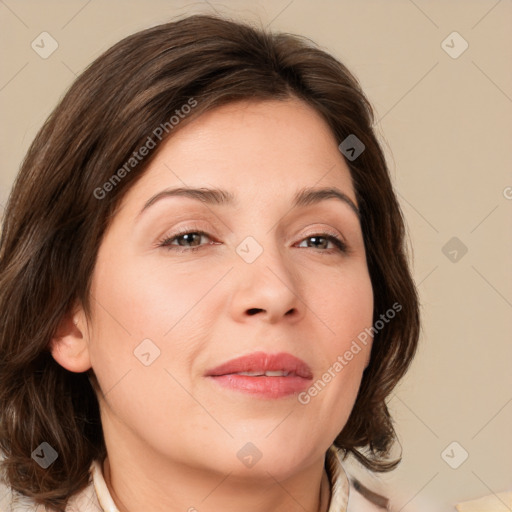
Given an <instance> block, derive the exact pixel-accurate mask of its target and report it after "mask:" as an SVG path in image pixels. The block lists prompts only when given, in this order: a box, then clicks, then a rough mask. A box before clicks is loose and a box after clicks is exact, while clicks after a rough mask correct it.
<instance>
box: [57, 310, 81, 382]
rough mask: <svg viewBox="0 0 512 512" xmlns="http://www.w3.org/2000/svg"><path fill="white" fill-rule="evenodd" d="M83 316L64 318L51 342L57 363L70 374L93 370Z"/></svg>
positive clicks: (75, 315) (69, 315) (71, 315)
mask: <svg viewBox="0 0 512 512" xmlns="http://www.w3.org/2000/svg"><path fill="white" fill-rule="evenodd" d="M82 316H83V315H82V314H80V313H75V314H71V313H70V314H68V315H66V316H65V317H64V318H62V320H61V322H60V324H59V327H58V329H57V331H56V332H55V334H54V336H53V338H52V340H51V342H50V351H51V354H52V356H53V358H54V359H55V361H57V363H59V364H60V365H61V366H62V367H63V368H66V370H69V371H70V372H75V373H82V372H86V371H87V370H89V369H90V368H91V360H90V356H89V344H88V340H87V331H86V326H85V324H83V323H82Z"/></svg>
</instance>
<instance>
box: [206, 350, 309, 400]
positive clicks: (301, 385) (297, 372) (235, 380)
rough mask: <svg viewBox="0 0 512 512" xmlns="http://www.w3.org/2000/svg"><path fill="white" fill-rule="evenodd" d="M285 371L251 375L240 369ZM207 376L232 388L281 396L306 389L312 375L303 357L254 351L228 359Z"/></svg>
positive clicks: (266, 396)
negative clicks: (278, 374)
mask: <svg viewBox="0 0 512 512" xmlns="http://www.w3.org/2000/svg"><path fill="white" fill-rule="evenodd" d="M267 371H268V372H270V371H283V372H287V373H288V375H287V376H248V375H237V374H238V373H240V372H262V373H263V372H267ZM205 376H206V377H208V378H211V379H212V380H214V381H215V382H217V383H218V384H220V385H221V386H223V387H226V388H228V389H231V390H233V391H239V392H243V393H249V394H252V395H258V396H260V397H263V398H281V397H285V396H289V395H292V394H295V393H299V392H301V391H304V390H305V389H306V388H307V387H309V385H310V381H311V380H312V379H313V373H312V371H311V368H310V367H309V365H308V364H307V363H305V362H304V361H303V360H302V359H299V358H298V357H295V356H293V355H292V354H288V353H286V352H280V353H278V354H267V353H265V352H254V353H252V354H249V355H246V356H242V357H238V358H236V359H232V360H230V361H227V362H225V363H223V364H221V365H220V366H217V367H215V368H212V369H210V370H208V371H207V372H206V374H205Z"/></svg>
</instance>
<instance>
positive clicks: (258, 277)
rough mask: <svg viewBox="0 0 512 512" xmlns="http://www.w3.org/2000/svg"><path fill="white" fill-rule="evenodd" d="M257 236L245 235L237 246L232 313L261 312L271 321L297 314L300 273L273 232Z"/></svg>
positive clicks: (248, 313) (299, 302) (250, 313)
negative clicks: (294, 268)
mask: <svg viewBox="0 0 512 512" xmlns="http://www.w3.org/2000/svg"><path fill="white" fill-rule="evenodd" d="M256 236H257V237H258V238H259V240H258V239H257V238H256ZM256 236H253V235H250V236H247V237H246V238H244V239H243V240H242V242H240V243H239V244H238V246H237V247H236V252H237V258H238V261H237V264H236V266H237V267H238V269H237V270H238V272H237V273H236V274H237V275H238V277H237V283H236V288H237V291H236V293H235V301H234V308H235V313H236V314H237V315H252V314H254V313H255V312H264V313H266V314H267V315H268V317H269V318H271V319H274V320H276V319H278V318H280V317H282V316H284V315H286V314H291V313H292V312H294V313H295V316H296V315H297V314H298V312H299V310H300V309H301V308H300V304H301V301H300V299H299V290H298V288H299V286H300V283H299V276H298V275H297V274H295V273H294V272H293V269H292V268H291V266H290V265H291V263H290V261H288V260H287V257H286V251H285V250H283V249H284V247H283V248H281V247H280V246H279V242H278V240H276V237H275V234H274V232H273V231H270V232H267V233H263V234H260V235H256Z"/></svg>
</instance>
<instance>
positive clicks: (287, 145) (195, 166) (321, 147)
mask: <svg viewBox="0 0 512 512" xmlns="http://www.w3.org/2000/svg"><path fill="white" fill-rule="evenodd" d="M178 186H179V187H183V186H189V187H201V186H211V187H219V188H223V189H227V190H230V191H232V192H233V193H234V194H236V195H237V196H244V194H245V200H248V199H251V200H255V199H259V200H265V199H268V198H271V197H274V196H279V198H280V199H282V198H284V197H286V196H290V197H291V196H293V195H294V193H295V192H296V191H297V190H299V189H302V188H305V187H316V186H318V187H327V186H336V187H338V188H340V189H342V190H343V191H344V193H346V194H347V195H348V196H349V197H350V198H351V199H353V201H354V202H356V199H355V193H354V191H353V187H352V180H351V177H350V170H349V168H348V166H347V164H346V162H345V160H344V158H343V156H342V154H341V152H340V151H339V149H338V142H337V141H336V139H335V137H334V135H333V133H332V131H331V130H330V128H329V126H328V125H327V123H326V122H325V121H324V119H323V118H322V117H321V116H320V114H319V113H317V112H316V111H315V110H314V109H313V108H312V107H310V106H309V105H307V104H306V103H304V102H303V101H301V100H298V99H295V98H293V99H289V100H279V101H277V100H276V101H274V100H272V101H258V102H253V101H250V102H249V101H240V102H235V103H230V104H228V105H225V106H222V107H219V108H216V109H214V110H212V111H209V112H207V113H204V114H202V115H200V116H198V117H197V118H196V119H194V120H192V121H191V122H189V123H187V124H186V125H185V126H183V127H182V128H180V129H179V130H177V131H176V133H175V134H173V135H172V136H171V137H169V138H168V139H167V140H166V141H165V142H164V144H163V145H162V147H161V148H159V150H158V154H157V155H156V156H155V158H154V160H153V161H152V162H151V164H150V165H149V166H148V168H147V169H146V170H145V172H144V175H143V176H142V177H141V178H140V180H138V182H137V184H136V185H135V186H134V187H133V189H132V190H131V191H130V192H129V193H128V194H127V197H126V198H125V201H130V202H133V201H135V202H137V203H141V201H145V200H146V199H147V195H148V194H150V193H154V192H157V191H159V190H160V189H162V188H165V187H178ZM144 198H145V199H144ZM242 198H243V197H242Z"/></svg>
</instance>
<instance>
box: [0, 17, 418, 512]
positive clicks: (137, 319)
mask: <svg viewBox="0 0 512 512" xmlns="http://www.w3.org/2000/svg"><path fill="white" fill-rule="evenodd" d="M372 121H373V119H372V109H371V106H370V104H369V103H368V101H367V99H366V98H365V96H364V94H363V93H362V91H361V89H360V87H359V85H358V83H357V81H356V79H355V78H354V77H353V76H352V75H351V74H350V72H349V71H348V70H347V69H346V68H345V67H344V66H343V65H342V64H341V63H340V62H338V61H337V60H336V59H334V58H333V57H332V56H330V55H328V54H327V53H325V52H323V51H321V50H319V49H318V48H316V47H315V46H314V45H313V44H312V43H311V42H310V41H307V40H305V39H302V38H299V37H295V36H291V35H285V34H270V33H267V32H265V31H263V30H257V29H255V28H252V27H249V26H247V25H243V24H239V23H235V22H232V21H229V20H226V19H221V18H215V17H211V16H191V17H188V18H185V19H183V20H180V21H177V22H173V23H168V24H164V25H160V26H157V27H153V28H150V29H147V30H145V31H142V32H140V33H137V34H135V35H132V36H130V37H128V38H126V39H124V40H123V41H121V42H120V43H118V44H116V45H115V46H114V47H112V48H111V49H110V50H108V51H107V52H106V53H105V54H104V55H102V56H101V57H99V58H98V59H97V60H96V61H95V62H93V64H92V65H91V66H90V67H89V68H88V69H87V70H86V71H85V72H84V73H83V74H82V75H81V76H80V77H79V78H78V79H77V80H76V82H75V83H74V84H73V86H72V87H71V88H70V90H69V91H68V93H67V94H66V95H65V97H64V98H63V99H62V101H61V102H60V104H59V105H58V106H57V108H56V109H55V111H54V112H53V113H52V114H51V116H50V117H49V119H48V121H47V122H46V123H45V125H44V126H43V128H42V129H41V131H40V132H39V134H38V135H37V137H36V139H35V140H34V142H33V144H32V146H31V148H30V149H29V151H28V154H27V156H26V158H25V161H24V162H23V166H22V168H21V171H20V173H19V176H18V179H17V181H16V183H15V186H14V188H13V191H12V194H11V196H10V198H9V203H8V207H7V210H6V214H5V219H4V224H3V231H2V238H1V248H0V290H1V291H0V308H1V311H2V315H1V320H0V322H1V323H0V356H1V357H0V361H1V362H0V364H1V372H0V397H1V399H0V403H1V408H0V415H1V417H0V431H1V435H0V442H1V445H0V448H1V451H2V452H3V457H4V460H3V462H2V468H3V472H4V480H5V486H6V487H5V489H10V490H12V491H9V492H10V494H9V496H8V501H9V504H8V505H7V506H8V507H11V508H10V509H12V510H17V509H16V507H17V506H19V507H25V508H23V510H26V509H27V508H26V507H27V506H28V507H30V506H33V507H34V508H35V505H36V504H41V505H45V506H47V507H48V508H50V509H54V510H58V511H64V510H79V511H84V510H105V511H107V510H108V511H112V510H119V511H120V512H127V511H128V512H131V511H135V510H137V511H139V510H148V511H157V512H158V511H164V510H165V511H175V510H176V511H177V510H189V511H193V510H198V511H200V512H203V511H214V510H223V511H230V510H234V509H235V508H236V509H239V508H240V506H243V507H244V510H249V511H254V512H257V511H263V510H264V511H268V510H274V511H285V510H286V511H299V510H311V511H322V512H325V511H329V512H334V511H339V510H347V507H349V510H353V509H354V507H355V506H356V505H355V504H356V500H357V494H356V491H355V487H354V485H352V484H350V482H349V479H348V477H347V475H346V474H345V472H344V470H343V466H342V461H343V459H344V458H345V457H346V456H348V455H349V454H352V455H353V456H355V457H356V458H357V459H358V460H359V461H360V462H361V463H362V464H364V465H365V466H366V467H367V468H369V469H371V470H373V471H388V470H390V469H392V468H393V467H395V466H396V465H397V464H398V462H399V460H390V459H389V451H390V448H391V446H392V445H393V442H394V440H395V433H394V430H393V426H392V423H391V418H390V415H389V412H388V409H387V406H386V402H385V400H386V397H388V396H389V394H390V393H391V391H392V390H393V388H394V387H395V385H396V384H397V382H398V381H399V379H400V378H401V377H402V376H403V375H404V373H405V372H406V370H407V367H408V366H409V364H410V362H411V359H412V357H413V355H414V352H415V349H416V345H417V341H418V332H419V313H418V299H417V294H416V290H415V287H414V283H413V281H412V278H411V274H410V270H409V267H408V263H407V259H406V254H405V240H404V224H403V219H402V215H401V212H400V209H399V206H398V202H397V200H396V197H395V195H394V193H393V189H392V185H391V182H390V178H389V173H388V170H387V167H386V163H385V160H384V156H383V153H382V151H381V148H380V147H379V144H378V142H377V139H376V137H375V134H374V133H373V130H372ZM350 486H351V487H352V490H350V489H349V487H350ZM356 487H358V486H357V485H356ZM11 492H12V495H11ZM349 495H350V496H349ZM368 496H371V493H368ZM373 501H378V499H377V500H373ZM17 504H18V505H17ZM66 507H67V508H66ZM8 509H9V508H8ZM20 510H21V508H20ZM356 510H365V509H363V508H360V507H359V508H358V509H356Z"/></svg>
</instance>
